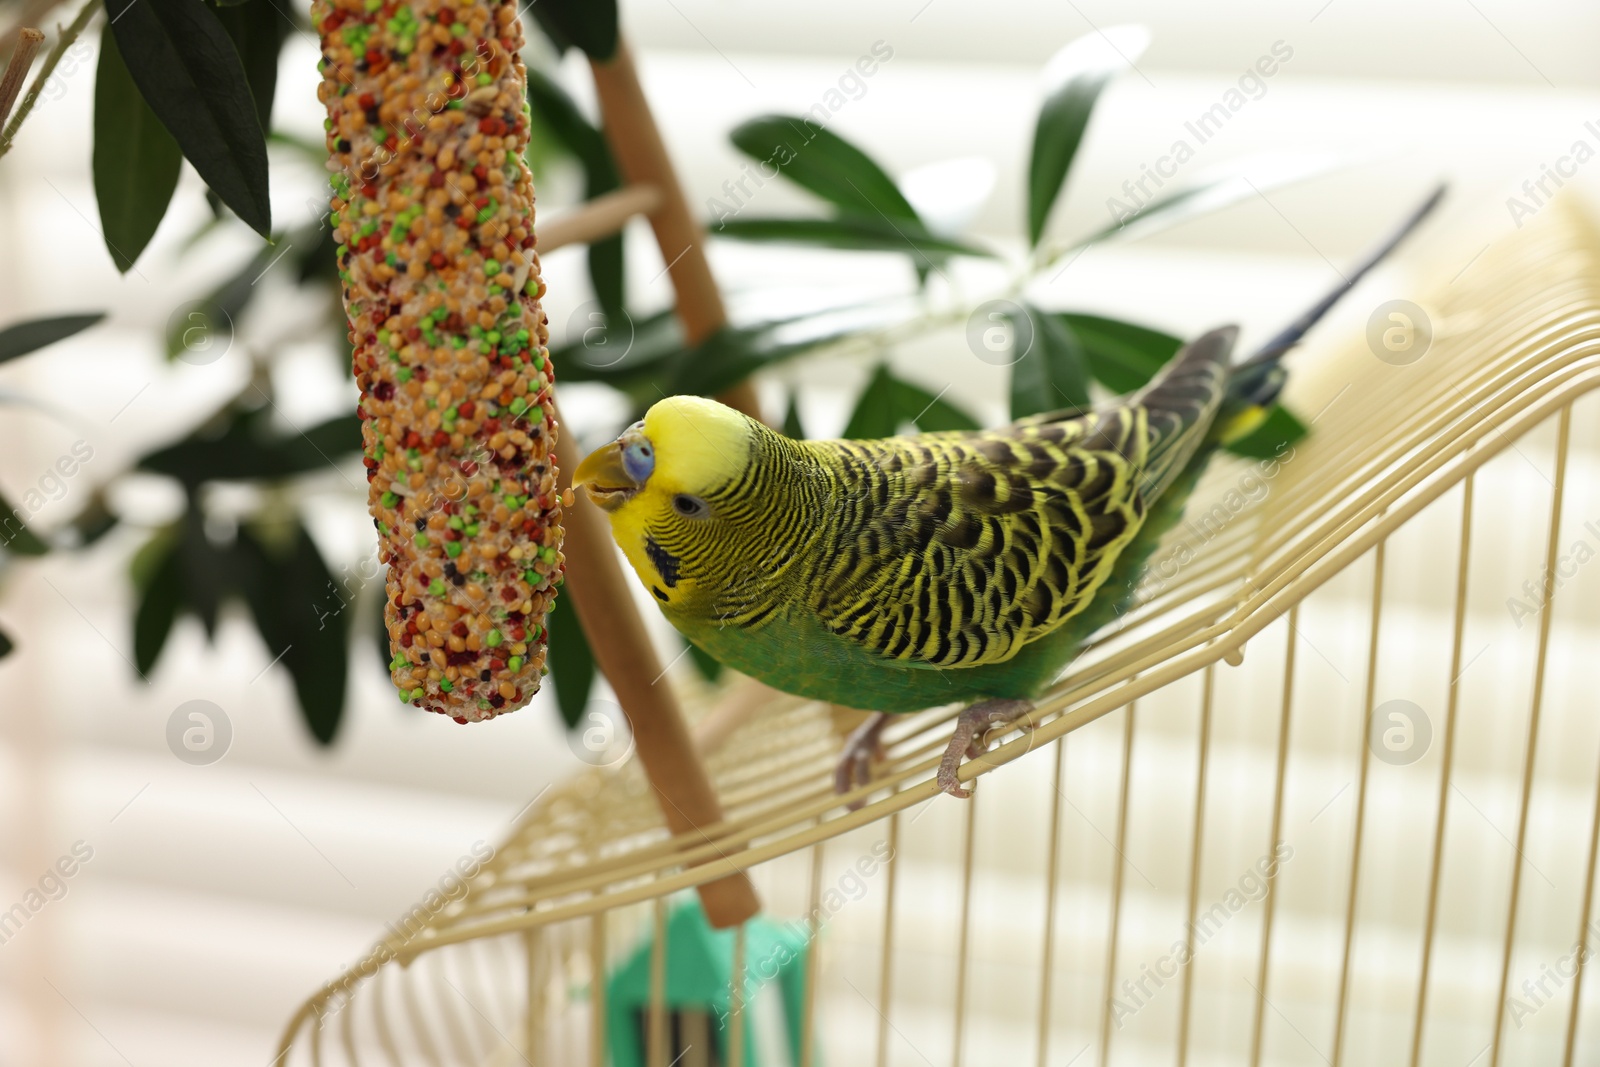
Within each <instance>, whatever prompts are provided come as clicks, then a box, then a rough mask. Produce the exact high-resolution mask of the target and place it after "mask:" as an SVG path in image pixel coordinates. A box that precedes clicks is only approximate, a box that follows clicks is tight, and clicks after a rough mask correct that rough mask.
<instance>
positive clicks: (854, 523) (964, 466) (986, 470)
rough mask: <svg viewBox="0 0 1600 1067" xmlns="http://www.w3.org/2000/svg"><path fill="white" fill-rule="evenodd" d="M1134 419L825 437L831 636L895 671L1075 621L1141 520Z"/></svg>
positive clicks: (822, 592) (1139, 449) (819, 587)
mask: <svg viewBox="0 0 1600 1067" xmlns="http://www.w3.org/2000/svg"><path fill="white" fill-rule="evenodd" d="M1150 440H1151V439H1150V435H1149V433H1148V427H1147V421H1146V414H1145V411H1144V409H1143V408H1141V407H1119V408H1115V409H1112V410H1109V411H1105V412H1091V413H1088V414H1086V415H1083V416H1080V417H1078V418H1075V419H1071V420H1069V421H1065V422H1054V423H1046V424H1040V425H1018V426H1014V427H1009V428H1006V429H1003V430H999V431H995V432H993V433H959V434H926V435H921V436H916V437H901V438H888V439H885V440H881V441H834V442H822V443H818V444H817V445H816V446H815V447H817V448H827V449H830V450H835V451H836V457H835V458H836V459H837V461H838V463H839V464H840V465H841V466H842V475H841V476H842V478H843V480H844V484H843V486H842V487H841V488H842V491H841V492H840V493H839V494H838V500H837V508H838V510H837V512H836V513H835V514H834V515H833V516H832V522H831V523H830V525H832V527H833V531H834V532H835V534H836V538H835V539H834V540H833V541H832V543H833V544H835V545H836V546H837V548H836V551H835V552H834V553H833V554H832V556H831V558H828V559H825V560H822V561H819V569H818V571H817V572H816V573H814V574H813V575H812V577H813V579H814V582H813V585H812V589H811V592H810V595H811V600H812V607H813V609H814V610H815V611H816V613H817V615H818V616H819V617H820V618H821V619H822V620H823V621H824V624H825V625H826V626H827V627H828V628H829V629H830V630H831V631H832V632H834V633H836V634H840V635H842V636H845V637H849V638H851V639H853V640H855V641H858V642H860V643H861V644H862V645H865V646H866V647H867V648H869V649H870V650H872V651H873V652H875V653H877V654H878V655H881V656H884V657H886V658H888V659H892V660H899V661H904V662H905V663H906V664H907V665H908V666H927V667H973V666H978V665H980V664H985V663H998V662H1002V661H1004V660H1007V659H1010V658H1011V657H1012V656H1013V655H1015V654H1016V653H1017V651H1018V650H1019V649H1021V648H1022V646H1023V645H1024V644H1026V643H1028V642H1029V641H1032V640H1034V639H1035V638H1037V637H1040V636H1042V635H1044V634H1046V633H1048V632H1050V631H1051V630H1053V629H1055V628H1056V627H1058V626H1060V625H1061V624H1062V623H1064V622H1065V621H1066V620H1067V619H1069V618H1071V617H1072V616H1073V615H1075V614H1077V613H1078V612H1079V611H1081V610H1082V609H1083V608H1084V607H1085V606H1086V605H1087V604H1088V603H1089V600H1090V599H1091V598H1092V597H1093V595H1094V593H1095V590H1097V589H1098V588H1099V586H1100V584H1101V583H1102V582H1104V581H1105V578H1106V576H1107V575H1108V574H1109V573H1110V570H1111V565H1112V564H1113V563H1114V562H1115V560H1116V557H1117V554H1118V553H1119V552H1120V551H1121V549H1122V547H1123V546H1124V545H1126V544H1127V543H1128V541H1129V540H1131V539H1132V537H1133V535H1134V534H1135V533H1136V532H1137V530H1138V528H1139V525H1140V523H1141V522H1142V521H1143V519H1144V506H1145V505H1144V500H1143V497H1142V495H1141V493H1140V492H1139V487H1140V484H1141V482H1142V480H1143V474H1144V472H1145V470H1146V463H1147V459H1148V455H1149V445H1150Z"/></svg>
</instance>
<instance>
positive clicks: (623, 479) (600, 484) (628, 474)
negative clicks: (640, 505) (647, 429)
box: [572, 428, 654, 511]
mask: <svg viewBox="0 0 1600 1067" xmlns="http://www.w3.org/2000/svg"><path fill="white" fill-rule="evenodd" d="M641 446H642V447H641ZM649 447H650V446H649V443H648V442H647V441H645V439H644V435H643V434H642V433H640V432H639V431H638V430H636V429H633V428H629V430H628V431H627V432H626V433H624V434H623V435H622V436H621V437H619V438H617V439H616V440H615V441H612V442H611V443H610V444H609V445H606V446H605V447H604V448H597V449H595V450H594V451H593V452H591V453H589V456H588V458H587V459H585V460H584V461H583V462H582V463H580V464H578V469H577V471H576V473H574V474H573V476H572V487H573V488H574V489H576V488H578V487H579V486H582V487H583V489H584V491H585V492H586V493H588V494H589V499H590V500H592V501H594V503H595V504H596V505H598V506H599V507H600V508H601V509H603V510H605V511H615V510H616V509H617V508H620V507H621V506H622V505H623V504H626V503H627V502H628V501H629V500H631V499H632V498H633V496H634V494H636V493H637V492H638V491H639V490H640V489H642V488H643V487H644V482H645V479H647V478H648V477H649V476H650V468H651V467H653V466H654V453H653V452H650V451H649ZM641 451H643V452H644V453H645V455H646V456H647V457H648V465H646V464H645V462H644V457H641V454H640V453H641ZM641 474H642V475H643V477H639V475H641Z"/></svg>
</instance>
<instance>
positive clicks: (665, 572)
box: [572, 396, 787, 612]
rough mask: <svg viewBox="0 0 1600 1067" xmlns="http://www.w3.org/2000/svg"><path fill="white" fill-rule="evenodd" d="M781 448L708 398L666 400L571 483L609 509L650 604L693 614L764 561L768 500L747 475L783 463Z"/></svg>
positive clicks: (779, 440)
mask: <svg viewBox="0 0 1600 1067" xmlns="http://www.w3.org/2000/svg"><path fill="white" fill-rule="evenodd" d="M786 443H787V439H786V438H783V437H781V436H780V435H778V434H777V433H774V432H773V431H772V430H770V429H768V428H767V427H765V426H763V425H762V424H761V423H759V422H756V421H755V420H754V419H751V418H749V417H748V416H745V415H743V414H740V413H739V412H737V411H735V410H733V409H732V408H729V407H725V406H724V405H722V404H719V403H717V402H716V401H714V400H706V399H704V398H702V397H695V396H674V397H668V398H667V399H665V400H661V401H659V402H657V403H656V404H654V405H653V406H652V407H651V408H650V410H649V411H648V412H646V413H645V417H644V418H643V419H642V420H640V421H639V422H636V423H634V424H633V425H632V426H630V427H628V428H627V429H626V430H624V431H623V432H622V435H621V436H620V437H618V438H617V439H616V440H615V441H613V442H611V443H610V444H608V445H606V446H605V447H604V448H601V449H598V450H596V451H595V452H594V453H593V454H592V455H590V456H589V457H588V458H587V459H585V460H584V461H583V462H582V463H581V464H580V465H579V466H578V470H577V472H576V473H575V474H574V475H573V477H572V484H573V486H574V487H577V486H582V487H583V489H584V490H585V491H586V492H587V493H588V495H589V499H590V500H592V501H593V502H594V503H595V504H596V505H597V506H599V507H600V508H601V509H603V510H604V511H605V512H606V515H607V517H608V518H609V519H610V520H611V531H612V533H613V534H614V535H615V536H616V539H617V543H618V544H619V545H621V546H622V550H623V552H624V553H625V554H626V555H627V557H628V561H629V562H630V563H632V564H633V568H634V570H635V571H637V572H638V574H639V577H640V578H641V579H642V580H643V581H644V584H645V585H646V587H648V588H649V589H650V591H651V593H652V594H654V595H655V597H656V599H657V600H659V601H660V602H661V603H662V604H663V605H665V606H668V607H671V608H674V609H676V610H679V611H690V612H695V611H699V610H702V609H705V608H707V607H708V605H711V604H714V603H715V602H717V601H718V600H719V597H721V596H722V594H724V593H725V592H726V591H727V590H728V589H729V588H730V587H731V586H733V585H734V584H736V583H739V582H740V581H742V579H740V578H739V577H738V576H739V575H740V574H741V573H744V572H745V570H746V569H747V568H748V566H749V563H750V561H751V560H753V559H758V558H760V557H761V555H762V552H761V539H762V533H763V530H764V529H766V528H767V524H768V522H769V521H770V519H769V516H768V511H769V509H770V508H771V507H772V506H773V503H774V502H773V500H772V499H771V497H770V495H768V496H767V497H766V498H765V499H763V497H762V495H761V493H760V486H756V485H752V484H751V481H752V479H751V472H752V471H753V470H760V469H763V468H766V467H767V465H768V463H769V462H771V461H777V462H779V463H781V462H783V459H784V457H783V455H782V453H783V451H784V448H783V446H784V445H785V444H786ZM758 480H759V479H758Z"/></svg>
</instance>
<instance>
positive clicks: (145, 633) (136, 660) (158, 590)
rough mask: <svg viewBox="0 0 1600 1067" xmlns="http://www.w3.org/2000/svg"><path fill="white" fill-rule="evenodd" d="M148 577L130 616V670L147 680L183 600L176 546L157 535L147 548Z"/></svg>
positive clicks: (169, 538) (171, 539)
mask: <svg viewBox="0 0 1600 1067" xmlns="http://www.w3.org/2000/svg"><path fill="white" fill-rule="evenodd" d="M146 547H147V548H149V549H150V555H149V556H148V557H147V560H146V565H147V566H148V567H149V577H148V578H147V579H146V580H145V581H144V582H143V583H142V585H141V586H140V588H139V606H138V607H137V608H135V609H134V615H133V666H134V670H136V671H138V672H139V676H140V677H141V678H147V677H149V675H150V671H151V670H152V669H153V668H154V667H155V665H156V660H158V659H159V658H160V657H161V650H162V649H163V648H165V647H166V644H167V635H168V634H170V633H171V632H172V623H173V620H175V619H176V618H177V617H178V607H179V605H180V603H181V602H182V600H183V560H182V558H181V557H182V551H181V544H180V542H179V541H178V540H177V539H176V538H174V537H172V536H171V535H170V534H169V533H166V532H163V533H158V534H157V535H156V537H155V538H153V539H152V541H151V542H150V544H149V545H147V546H146Z"/></svg>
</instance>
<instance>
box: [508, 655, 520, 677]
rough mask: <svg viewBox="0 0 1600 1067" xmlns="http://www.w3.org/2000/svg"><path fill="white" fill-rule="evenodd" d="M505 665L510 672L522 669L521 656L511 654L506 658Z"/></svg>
mask: <svg viewBox="0 0 1600 1067" xmlns="http://www.w3.org/2000/svg"><path fill="white" fill-rule="evenodd" d="M506 666H507V667H509V668H511V671H512V673H515V672H517V671H520V670H521V669H522V657H521V656H512V657H511V658H510V659H508V660H506Z"/></svg>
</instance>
